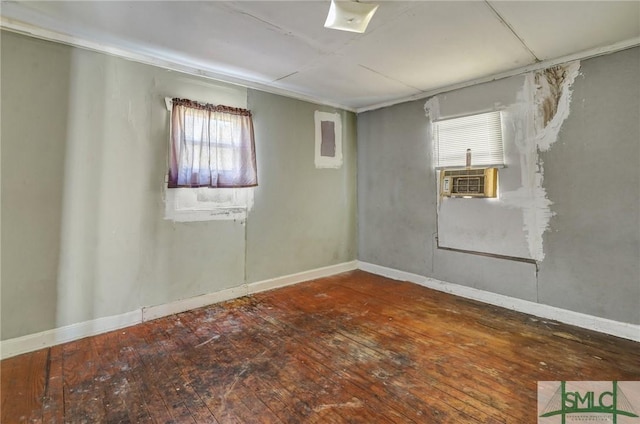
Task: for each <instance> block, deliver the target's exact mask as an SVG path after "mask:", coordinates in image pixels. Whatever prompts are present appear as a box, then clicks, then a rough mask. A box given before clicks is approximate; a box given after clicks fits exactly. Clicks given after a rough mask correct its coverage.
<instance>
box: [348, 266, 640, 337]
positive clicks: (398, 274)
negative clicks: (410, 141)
mask: <svg viewBox="0 0 640 424" xmlns="http://www.w3.org/2000/svg"><path fill="white" fill-rule="evenodd" d="M358 268H359V269H361V270H363V271H367V272H370V273H372V274H377V275H381V276H383V277H388V278H391V279H394V280H400V281H409V282H411V283H415V284H419V285H421V286H424V287H427V288H430V289H434V290H438V291H441V292H445V293H450V294H453V295H456V296H460V297H464V298H467V299H473V300H478V301H480V302H484V303H488V304H491V305H495V306H500V307H503V308H507V309H511V310H513V311H518V312H523V313H525V314H530V315H535V316H537V317H540V318H545V319H550V320H554V321H559V322H562V323H565V324H570V325H575V326H576V327H581V328H586V329H588V330H593V331H597V332H599V333H605V334H610V335H612V336H617V337H622V338H624V339H629V340H633V341H637V342H640V325H636V324H629V323H626V322H619V321H614V320H610V319H606V318H600V317H596V316H592V315H587V314H583V313H580V312H574V311H569V310H567V309H561V308H557V307H555V306H549V305H544V304H541V303H535V302H530V301H528V300H523V299H518V298H515V297H509V296H505V295H501V294H496V293H491V292H488V291H484V290H478V289H474V288H472V287H466V286H461V285H459V284H453V283H448V282H446V281H440V280H436V279H435V278H429V277H424V276H421V275H418V274H412V273H410V272H404V271H399V270H397V269H393V268H387V267H383V266H380V265H374V264H371V263H367V262H361V261H359V262H358Z"/></svg>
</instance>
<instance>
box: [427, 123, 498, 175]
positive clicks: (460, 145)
mask: <svg viewBox="0 0 640 424" xmlns="http://www.w3.org/2000/svg"><path fill="white" fill-rule="evenodd" d="M432 128H433V136H434V137H433V139H434V143H435V146H436V168H437V169H443V168H462V167H464V166H465V165H466V155H467V149H471V165H472V166H474V167H479V166H483V167H500V166H504V152H503V143H502V116H501V113H500V111H494V112H488V113H481V114H477V115H470V116H463V117H460V118H452V119H445V120H442V121H436V122H434V123H433V127H432Z"/></svg>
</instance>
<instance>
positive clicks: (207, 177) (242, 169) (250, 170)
mask: <svg viewBox="0 0 640 424" xmlns="http://www.w3.org/2000/svg"><path fill="white" fill-rule="evenodd" d="M172 104H173V105H172V111H171V140H170V151H169V178H168V187H169V188H179V187H214V188H239V187H254V186H257V185H258V178H257V171H256V156H255V142H254V135H253V120H252V118H251V111H249V110H246V109H240V108H234V107H229V106H221V105H211V104H202V103H198V102H194V101H191V100H186V99H178V98H176V99H173V100H172Z"/></svg>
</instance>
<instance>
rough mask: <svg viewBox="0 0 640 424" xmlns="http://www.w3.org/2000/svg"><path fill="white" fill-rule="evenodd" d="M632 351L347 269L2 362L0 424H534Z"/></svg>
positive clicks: (637, 374) (618, 367)
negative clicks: (544, 388) (558, 400)
mask: <svg viewBox="0 0 640 424" xmlns="http://www.w3.org/2000/svg"><path fill="white" fill-rule="evenodd" d="M639 347H640V343H636V342H632V341H628V340H624V339H619V338H615V337H610V336H605V335H602V334H598V333H594V332H590V331H587V330H583V329H579V328H575V327H571V326H567V325H561V324H558V323H554V322H547V321H543V320H540V319H536V318H534V317H531V316H528V315H524V314H520V313H516V312H512V311H508V310H505V309H500V308H497V307H493V306H489V305H485V304H482V303H479V302H475V301H470V300H466V299H462V298H458V297H455V296H451V295H447V294H444V293H440V292H436V291H432V290H429V289H426V288H423V287H420V286H417V285H414V284H410V283H403V282H397V281H393V280H388V279H385V278H383V277H379V276H375V275H372V274H368V273H365V272H362V271H354V272H350V273H346V274H341V275H338V276H335V277H330V278H324V279H320V280H316V281H311V282H307V283H302V284H298V285H295V286H291V287H286V288H282V289H278V290H274V291H271V292H266V293H261V294H258V295H254V296H252V297H247V298H242V299H237V300H234V301H230V302H226V303H222V304H217V305H212V306H209V307H206V308H201V309H197V310H194V311H190V312H185V313H182V314H179V315H174V316H170V317H166V318H162V319H158V320H155V321H151V322H148V323H145V324H141V325H138V326H135V327H129V328H126V329H122V330H119V331H114V332H111V333H108V334H104V335H100V336H96V337H90V338H86V339H82V340H79V341H75V342H71V343H67V344H64V345H59V346H55V347H52V348H50V349H43V350H39V351H37V352H33V353H29V354H25V355H21V356H18V357H14V358H9V359H6V360H4V361H2V363H1V372H2V386H1V390H2V395H1V397H2V404H1V408H2V411H1V421H2V423H7V424H8V423H18V422H44V423H62V422H68V423H85V422H86V423H96V422H105V423H146V422H149V423H151V422H154V423H169V422H172V423H388V422H389V423H411V422H414V423H518V424H522V423H535V422H536V412H537V401H536V396H537V381H539V380H541V381H549V380H552V381H557V380H568V381H576V380H607V381H609V380H640V349H639Z"/></svg>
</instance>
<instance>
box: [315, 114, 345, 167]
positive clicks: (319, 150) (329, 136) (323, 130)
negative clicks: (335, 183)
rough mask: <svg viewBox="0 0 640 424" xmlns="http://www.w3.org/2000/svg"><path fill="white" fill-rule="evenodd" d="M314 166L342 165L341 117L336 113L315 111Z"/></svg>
mask: <svg viewBox="0 0 640 424" xmlns="http://www.w3.org/2000/svg"><path fill="white" fill-rule="evenodd" d="M314 119H315V129H316V131H315V139H316V142H315V165H316V168H334V169H338V168H340V167H342V119H341V117H340V114H338V113H327V112H320V111H318V110H317V111H315V114H314Z"/></svg>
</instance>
